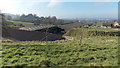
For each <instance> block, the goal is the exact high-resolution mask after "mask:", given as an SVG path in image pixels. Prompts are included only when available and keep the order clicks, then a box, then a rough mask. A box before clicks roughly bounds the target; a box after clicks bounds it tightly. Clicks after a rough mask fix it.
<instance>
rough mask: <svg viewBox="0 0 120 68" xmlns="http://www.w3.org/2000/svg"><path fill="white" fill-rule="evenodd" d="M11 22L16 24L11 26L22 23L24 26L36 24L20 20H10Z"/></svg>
mask: <svg viewBox="0 0 120 68" xmlns="http://www.w3.org/2000/svg"><path fill="white" fill-rule="evenodd" d="M9 22H10V23H13V24H14V25H9V26H10V27H20V24H22V25H24V26H31V25H34V23H29V22H20V21H9Z"/></svg>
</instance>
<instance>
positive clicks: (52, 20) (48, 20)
mask: <svg viewBox="0 0 120 68" xmlns="http://www.w3.org/2000/svg"><path fill="white" fill-rule="evenodd" d="M6 18H7V19H8V20H14V21H22V22H31V23H34V24H35V25H39V24H53V25H58V24H59V25H61V24H65V23H69V22H67V21H65V20H62V19H57V17H56V16H48V17H43V16H42V17H39V16H37V15H36V14H27V15H25V14H22V15H20V16H16V17H14V18H12V17H10V16H6Z"/></svg>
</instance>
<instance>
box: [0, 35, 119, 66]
mask: <svg viewBox="0 0 120 68" xmlns="http://www.w3.org/2000/svg"><path fill="white" fill-rule="evenodd" d="M80 40H81V38H80V37H74V39H73V40H57V41H48V42H45V41H43V42H42V41H15V42H3V43H2V56H1V57H2V59H3V60H2V63H3V66H117V65H118V64H117V63H118V37H115V36H88V37H83V38H82V43H81V42H80Z"/></svg>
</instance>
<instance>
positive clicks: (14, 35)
mask: <svg viewBox="0 0 120 68" xmlns="http://www.w3.org/2000/svg"><path fill="white" fill-rule="evenodd" d="M63 34H64V29H61V28H59V27H57V26H53V25H40V26H30V27H23V28H19V29H13V28H10V29H9V28H8V29H6V31H5V32H4V31H3V36H5V37H9V38H11V39H13V40H19V41H35V40H38V41H54V40H60V39H62V35H63Z"/></svg>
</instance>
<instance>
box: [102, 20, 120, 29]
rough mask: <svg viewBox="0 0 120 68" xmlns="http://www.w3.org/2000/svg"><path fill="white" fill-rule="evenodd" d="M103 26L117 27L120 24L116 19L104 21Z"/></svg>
mask: <svg viewBox="0 0 120 68" xmlns="http://www.w3.org/2000/svg"><path fill="white" fill-rule="evenodd" d="M103 26H104V27H107V28H112V27H117V26H120V25H119V23H118V22H117V21H114V22H109V23H103Z"/></svg>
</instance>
